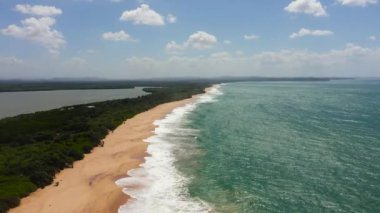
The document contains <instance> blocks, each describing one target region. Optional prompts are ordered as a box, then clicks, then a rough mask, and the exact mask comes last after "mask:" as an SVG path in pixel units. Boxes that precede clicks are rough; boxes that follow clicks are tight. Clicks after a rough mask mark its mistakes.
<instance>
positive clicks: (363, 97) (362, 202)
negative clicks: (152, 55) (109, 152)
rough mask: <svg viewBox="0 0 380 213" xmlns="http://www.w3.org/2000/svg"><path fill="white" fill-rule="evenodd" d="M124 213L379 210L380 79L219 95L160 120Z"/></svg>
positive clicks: (128, 182) (234, 87) (128, 181)
mask: <svg viewBox="0 0 380 213" xmlns="http://www.w3.org/2000/svg"><path fill="white" fill-rule="evenodd" d="M155 125H156V126H157V128H156V130H155V133H156V135H155V136H152V137H151V138H148V139H147V140H146V142H147V143H149V147H148V153H149V154H150V156H149V157H146V162H145V163H144V164H142V165H141V168H138V169H135V170H131V171H129V173H128V175H129V177H126V178H123V179H120V180H118V181H117V182H116V183H117V184H118V185H119V186H122V187H124V188H123V191H124V192H125V193H126V194H129V195H130V196H131V197H132V198H134V199H130V200H129V201H128V203H127V204H126V205H123V206H122V207H120V209H119V212H120V213H124V212H164V213H166V212H380V81H360V80H342V81H327V82H244V83H228V84H222V85H218V86H216V87H214V88H213V89H212V90H210V91H209V92H208V93H206V94H204V95H201V96H200V97H199V98H198V99H197V100H196V101H195V102H194V103H191V104H188V105H186V106H184V107H179V108H177V109H175V110H174V111H173V112H172V113H171V114H169V115H167V117H166V118H164V119H162V120H159V121H156V122H155Z"/></svg>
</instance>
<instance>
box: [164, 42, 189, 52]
mask: <svg viewBox="0 0 380 213" xmlns="http://www.w3.org/2000/svg"><path fill="white" fill-rule="evenodd" d="M165 49H166V52H167V53H169V54H181V53H182V51H183V50H184V49H185V47H184V46H183V45H181V44H177V42H175V41H170V42H169V43H167V44H166V47H165Z"/></svg>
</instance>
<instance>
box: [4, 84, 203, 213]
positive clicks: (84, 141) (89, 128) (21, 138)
mask: <svg viewBox="0 0 380 213" xmlns="http://www.w3.org/2000/svg"><path fill="white" fill-rule="evenodd" d="M207 86H208V84H207V83H181V84H170V86H167V87H161V88H150V89H145V90H146V91H147V92H151V94H150V95H147V96H142V97H138V98H134V99H123V100H114V101H105V102H99V103H94V104H90V105H91V107H89V106H90V105H89V104H86V105H76V106H72V107H63V108H60V109H54V110H50V111H45V112H37V113H32V114H25V115H19V116H16V117H11V118H5V119H3V120H0V212H6V211H7V210H8V209H9V208H12V207H14V206H17V205H18V204H19V201H20V198H22V197H24V196H27V195H28V194H29V193H30V192H32V191H34V190H36V189H37V188H39V187H44V186H46V185H48V184H50V183H52V181H53V178H54V175H55V174H56V173H57V172H58V171H60V170H62V169H63V168H66V167H70V166H71V165H72V163H73V162H74V161H76V160H79V159H82V158H83V154H84V153H88V152H91V150H92V148H93V147H95V146H98V145H99V144H100V141H101V140H102V139H103V138H104V137H105V136H106V134H107V133H108V131H110V130H113V129H115V128H116V127H117V126H118V125H120V124H121V123H122V122H123V121H124V120H126V119H128V118H131V117H132V116H134V115H136V114H138V113H140V112H143V111H146V110H148V109H150V108H152V107H154V106H156V105H159V104H161V103H165V102H170V101H174V100H180V99H185V98H189V97H191V96H192V95H194V94H199V93H202V92H203V90H204V88H205V87H207Z"/></svg>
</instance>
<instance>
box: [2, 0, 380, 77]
mask: <svg viewBox="0 0 380 213" xmlns="http://www.w3.org/2000/svg"><path fill="white" fill-rule="evenodd" d="M379 23H380V3H379V0H293V1H292V0H255V1H252V0H234V1H231V0H190V1H189V0H29V1H25V0H24V1H19V0H0V79H41V78H67V77H69V78H80V77H97V78H107V79H142V78H162V77H170V78H174V77H215V76H266V77H295V76H302V77H380V68H379V67H380V24H379Z"/></svg>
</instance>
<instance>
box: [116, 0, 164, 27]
mask: <svg viewBox="0 0 380 213" xmlns="http://www.w3.org/2000/svg"><path fill="white" fill-rule="evenodd" d="M120 20H121V21H132V22H133V23H134V24H143V25H152V26H162V25H165V20H164V17H163V16H162V15H160V14H159V13H157V12H156V11H154V10H153V9H151V8H150V7H149V5H147V4H142V5H140V7H138V8H136V9H135V10H126V11H124V12H123V14H122V15H121V17H120Z"/></svg>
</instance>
